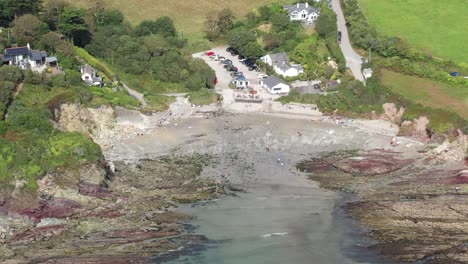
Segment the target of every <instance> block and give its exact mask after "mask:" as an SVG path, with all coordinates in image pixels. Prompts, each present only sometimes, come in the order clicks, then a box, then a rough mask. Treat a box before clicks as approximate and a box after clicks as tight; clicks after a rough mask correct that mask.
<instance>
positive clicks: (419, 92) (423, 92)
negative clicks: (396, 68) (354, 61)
mask: <svg viewBox="0 0 468 264" xmlns="http://www.w3.org/2000/svg"><path fill="white" fill-rule="evenodd" d="M381 80H382V84H384V85H386V86H388V87H390V88H391V89H392V90H393V91H394V92H396V93H398V94H401V95H402V96H403V97H404V98H406V99H408V100H411V101H413V102H415V103H420V104H422V105H424V106H429V107H432V108H442V109H447V110H450V111H453V112H456V113H458V114H459V115H460V116H461V117H463V118H464V119H466V120H468V89H467V87H455V86H450V85H448V84H445V83H441V82H436V81H432V80H429V79H424V78H420V77H416V76H409V75H404V74H401V73H396V72H393V71H389V70H382V72H381Z"/></svg>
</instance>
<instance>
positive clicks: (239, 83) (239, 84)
mask: <svg viewBox="0 0 468 264" xmlns="http://www.w3.org/2000/svg"><path fill="white" fill-rule="evenodd" d="M231 83H232V84H234V86H235V87H236V88H237V89H245V88H249V86H250V81H248V80H247V79H245V77H237V78H235V79H234V80H232V81H231Z"/></svg>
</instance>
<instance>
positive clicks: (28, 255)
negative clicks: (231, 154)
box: [0, 155, 224, 263]
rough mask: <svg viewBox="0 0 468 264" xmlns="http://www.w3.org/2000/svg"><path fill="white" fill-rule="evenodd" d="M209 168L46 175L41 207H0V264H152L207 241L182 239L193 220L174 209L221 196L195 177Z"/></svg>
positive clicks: (196, 161)
mask: <svg viewBox="0 0 468 264" xmlns="http://www.w3.org/2000/svg"><path fill="white" fill-rule="evenodd" d="M209 160H210V157H207V156H201V155H193V156H187V157H163V158H161V159H157V160H140V161H138V162H135V163H130V164H125V163H124V162H116V163H115V164H114V166H115V173H109V171H108V172H106V171H105V169H104V168H102V167H100V166H98V165H95V164H90V165H89V166H87V167H85V168H82V169H81V170H80V171H78V172H75V173H69V175H67V173H62V174H61V175H60V176H61V177H54V176H53V175H48V176H46V177H44V178H43V179H42V180H40V181H39V184H40V194H39V196H38V198H37V199H34V198H33V197H30V198H29V199H28V200H26V199H25V198H17V199H15V198H11V199H6V200H3V201H2V205H1V206H0V210H1V212H0V213H1V214H2V215H4V216H2V217H1V220H0V221H2V223H1V226H2V228H1V229H0V237H1V240H0V262H2V263H148V262H150V260H152V259H154V258H155V256H156V257H157V256H161V257H164V256H165V255H166V254H169V253H171V252H176V251H178V250H182V249H185V248H188V247H190V245H191V244H197V243H198V242H200V241H204V240H206V238H204V237H202V236H197V235H188V234H187V233H186V232H185V226H184V225H183V224H182V222H184V221H185V220H187V219H190V216H188V215H185V214H181V213H177V212H174V211H173V210H171V209H173V208H176V207H177V206H178V205H177V204H179V203H192V202H196V201H200V200H206V199H212V198H215V197H218V195H220V194H222V193H224V188H223V187H222V186H219V185H218V184H217V183H216V182H215V181H213V180H209V179H201V178H199V177H198V176H199V174H200V172H201V170H202V168H203V166H206V165H208V163H207V161H209ZM72 174H73V175H72ZM58 179H60V181H59V180H58ZM63 179H67V181H63Z"/></svg>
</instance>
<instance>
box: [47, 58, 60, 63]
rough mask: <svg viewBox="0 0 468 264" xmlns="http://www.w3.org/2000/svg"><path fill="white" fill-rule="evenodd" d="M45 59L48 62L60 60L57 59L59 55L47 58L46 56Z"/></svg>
mask: <svg viewBox="0 0 468 264" xmlns="http://www.w3.org/2000/svg"><path fill="white" fill-rule="evenodd" d="M45 61H46V62H56V61H58V60H57V57H47V58H45Z"/></svg>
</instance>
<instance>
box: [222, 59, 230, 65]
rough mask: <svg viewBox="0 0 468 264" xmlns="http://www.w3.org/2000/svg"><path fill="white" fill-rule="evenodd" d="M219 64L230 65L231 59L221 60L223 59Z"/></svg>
mask: <svg viewBox="0 0 468 264" xmlns="http://www.w3.org/2000/svg"><path fill="white" fill-rule="evenodd" d="M221 64H225V65H232V60H229V59H228V60H223V61H222V62H221Z"/></svg>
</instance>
